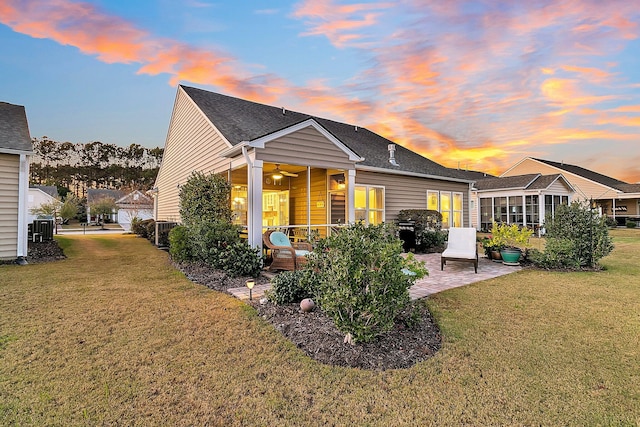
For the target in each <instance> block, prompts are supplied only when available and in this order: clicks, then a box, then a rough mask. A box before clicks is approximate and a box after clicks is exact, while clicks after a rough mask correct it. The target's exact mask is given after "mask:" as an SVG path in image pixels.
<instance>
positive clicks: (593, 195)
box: [501, 157, 640, 224]
mask: <svg viewBox="0 0 640 427" xmlns="http://www.w3.org/2000/svg"><path fill="white" fill-rule="evenodd" d="M527 173H541V174H556V173H561V174H562V175H563V176H564V177H565V178H566V179H567V181H569V183H571V186H572V187H573V188H574V189H575V195H574V199H576V200H584V201H593V202H594V203H595V204H596V205H597V206H598V208H599V209H600V211H601V213H602V214H603V215H607V216H609V217H611V218H614V219H616V220H617V221H618V223H619V224H624V222H625V221H626V220H627V219H636V220H637V219H640V184H629V183H626V182H624V181H620V180H618V179H616V178H612V177H609V176H606V175H602V174H600V173H597V172H594V171H591V170H589V169H585V168H583V167H580V166H575V165H570V164H567V163H564V162H560V163H559V162H553V161H550V160H542V159H535V158H532V157H526V158H524V159H522V160H521V161H520V162H518V163H516V164H515V165H514V166H512V167H511V168H510V169H508V170H507V171H506V172H505V173H503V174H502V175H501V176H512V175H521V174H527Z"/></svg>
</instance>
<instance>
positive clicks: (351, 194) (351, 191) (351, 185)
mask: <svg viewBox="0 0 640 427" xmlns="http://www.w3.org/2000/svg"><path fill="white" fill-rule="evenodd" d="M348 172H349V175H348V176H349V178H348V179H347V224H353V223H355V222H356V170H355V169H349V170H348Z"/></svg>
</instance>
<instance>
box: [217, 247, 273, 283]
mask: <svg viewBox="0 0 640 427" xmlns="http://www.w3.org/2000/svg"><path fill="white" fill-rule="evenodd" d="M213 252H215V251H213ZM218 257H219V259H218V263H217V264H216V265H214V266H213V267H214V268H219V269H221V270H223V271H224V272H225V273H227V275H228V276H229V277H241V276H251V277H258V275H260V271H261V270H262V265H263V262H264V259H263V256H262V250H261V249H260V248H252V247H251V246H249V245H248V244H247V242H244V241H238V242H233V243H231V244H228V245H226V246H223V247H221V248H218Z"/></svg>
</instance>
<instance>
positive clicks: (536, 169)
mask: <svg viewBox="0 0 640 427" xmlns="http://www.w3.org/2000/svg"><path fill="white" fill-rule="evenodd" d="M530 173H541V174H542V175H553V174H556V173H561V174H562V176H564V177H565V178H566V179H567V181H569V182H570V183H571V185H572V186H573V188H574V189H575V190H576V192H575V194H574V195H573V196H572V198H573V199H574V200H588V199H590V198H594V199H606V198H609V197H614V195H615V194H616V193H615V191H612V190H610V189H609V187H607V186H604V185H602V184H598V183H596V182H593V181H590V180H588V179H585V178H582V177H581V176H578V175H574V174H572V173H570V172H567V171H564V170H562V169H558V168H555V167H553V166H549V165H547V164H545V163H541V162H538V161H535V160H532V159H524V160H523V161H522V162H520V163H519V164H517V165H516V166H514V167H513V168H512V169H511V170H508V171H507V172H505V173H504V174H502V175H501V176H516V175H526V174H530Z"/></svg>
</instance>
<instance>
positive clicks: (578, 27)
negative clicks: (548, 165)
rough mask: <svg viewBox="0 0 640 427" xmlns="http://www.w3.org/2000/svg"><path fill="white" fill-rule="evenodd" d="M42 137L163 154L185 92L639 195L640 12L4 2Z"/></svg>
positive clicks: (307, 0) (391, 4)
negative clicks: (557, 166) (557, 172)
mask: <svg viewBox="0 0 640 427" xmlns="http://www.w3.org/2000/svg"><path fill="white" fill-rule="evenodd" d="M0 23H1V25H0V46H1V48H0V52H1V54H0V76H1V78H0V101H6V102H10V103H14V104H20V105H24V106H25V107H26V109H27V116H28V119H29V126H30V130H31V134H32V136H34V137H41V136H44V135H46V136H48V137H49V138H51V139H54V140H57V141H70V142H76V143H85V142H91V141H102V142H105V143H114V144H117V145H129V144H131V143H138V144H141V145H144V146H147V147H156V146H164V142H165V138H166V133H167V128H168V124H169V118H170V114H171V109H172V108H173V101H174V97H175V93H176V85H177V84H179V83H182V84H186V85H191V86H196V87H200V88H203V89H207V90H211V91H215V92H220V93H224V94H227V95H232V96H237V97H241V98H246V99H250V100H253V101H257V102H262V103H266V104H270V105H275V106H278V107H286V108H287V109H290V110H297V111H301V112H305V113H309V114H315V115H318V116H321V117H326V118H331V119H334V120H338V121H342V122H347V123H351V124H357V125H359V126H363V127H367V128H369V129H371V130H373V131H375V132H377V133H380V134H382V135H384V136H385V137H387V138H389V139H392V140H394V141H395V142H397V143H399V144H402V145H404V146H406V147H407V148H410V149H413V150H414V151H417V152H419V153H421V154H423V155H424V156H426V157H428V158H430V159H432V160H435V161H437V162H439V163H441V164H443V165H445V166H449V167H457V166H458V165H459V166H460V167H461V168H469V169H474V170H481V171H487V172H491V173H501V172H503V171H504V170H505V169H507V168H508V167H510V166H512V165H513V164H514V163H515V162H517V161H519V160H520V159H522V158H523V157H526V156H533V157H539V158H543V159H547V160H553V161H564V162H565V163H571V164H576V165H579V166H582V167H585V168H588V169H591V170H594V171H597V172H600V173H604V174H606V175H610V176H613V177H616V178H618V179H622V180H625V181H628V182H640V1H636V0H623V1H612V0H596V1H591V0H588V1H587V0H575V1H560V0H557V1H555V0H554V1H551V0H550V1H536V0H529V1H497V0H485V1H461V0H460V1H459V0H396V1H388V2H386V1H378V2H366V1H360V2H351V1H348V0H303V1H298V2H296V1H283V0H272V1H256V0H253V1H249V0H236V1H227V0H218V1H207V0H185V1H182V2H179V1H171V0H159V1H151V0H135V1H131V0H117V1H107V0H103V1H97V0H96V1H84V2H82V1H69V0H51V1H31V0H2V2H1V3H0Z"/></svg>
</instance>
